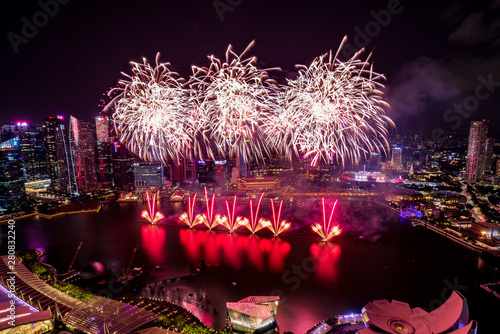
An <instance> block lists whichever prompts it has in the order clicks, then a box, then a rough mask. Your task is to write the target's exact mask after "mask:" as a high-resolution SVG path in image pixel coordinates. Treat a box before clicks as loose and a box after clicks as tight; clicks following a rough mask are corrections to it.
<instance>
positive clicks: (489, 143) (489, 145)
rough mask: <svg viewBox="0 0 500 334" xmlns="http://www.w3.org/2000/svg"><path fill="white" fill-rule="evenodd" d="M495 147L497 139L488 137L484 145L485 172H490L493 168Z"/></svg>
mask: <svg viewBox="0 0 500 334" xmlns="http://www.w3.org/2000/svg"><path fill="white" fill-rule="evenodd" d="M494 147H495V139H493V138H488V139H486V143H485V146H484V164H483V174H490V173H491V171H492V170H493V149H494Z"/></svg>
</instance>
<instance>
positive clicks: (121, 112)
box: [105, 53, 195, 162]
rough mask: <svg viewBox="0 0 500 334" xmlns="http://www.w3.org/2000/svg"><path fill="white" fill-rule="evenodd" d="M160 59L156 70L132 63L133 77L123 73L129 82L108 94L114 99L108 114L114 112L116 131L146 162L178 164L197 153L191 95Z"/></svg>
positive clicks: (108, 106)
mask: <svg viewBox="0 0 500 334" xmlns="http://www.w3.org/2000/svg"><path fill="white" fill-rule="evenodd" d="M159 56H160V54H159V53H158V54H157V56H156V65H155V66H152V65H151V64H149V63H148V62H147V60H146V59H143V63H142V64H141V63H135V62H131V65H132V75H128V74H125V73H122V74H123V75H124V76H125V77H126V79H122V80H120V81H119V82H118V86H119V87H118V88H114V89H112V90H111V91H110V92H109V93H108V95H109V96H114V98H113V99H112V100H111V102H110V103H109V104H108V105H107V106H106V108H105V110H108V109H111V108H114V114H113V120H114V124H115V130H116V132H117V134H118V136H119V138H120V141H121V142H122V143H126V145H127V147H128V149H129V150H130V151H131V152H133V153H135V154H137V155H138V156H139V157H141V158H142V159H144V160H145V161H164V162H166V161H168V160H170V159H172V160H174V161H177V160H179V159H180V158H181V157H183V156H186V155H189V154H191V153H192V149H193V139H192V138H193V132H194V131H195V129H194V128H193V122H191V118H190V110H189V96H190V93H189V90H188V89H186V88H185V86H184V84H183V82H184V80H183V79H182V78H179V75H178V74H177V73H175V72H172V71H171V70H170V69H169V66H170V63H161V62H160V61H159Z"/></svg>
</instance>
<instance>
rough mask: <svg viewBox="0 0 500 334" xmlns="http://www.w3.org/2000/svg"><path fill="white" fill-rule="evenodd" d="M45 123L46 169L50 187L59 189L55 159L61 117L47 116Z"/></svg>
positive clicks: (57, 167) (58, 174) (58, 172)
mask: <svg viewBox="0 0 500 334" xmlns="http://www.w3.org/2000/svg"><path fill="white" fill-rule="evenodd" d="M44 124H45V156H46V159H47V170H48V174H49V178H50V179H51V180H52V184H51V187H52V188H53V189H55V190H63V191H64V189H60V188H61V187H60V181H59V176H60V171H59V163H58V161H57V148H58V147H57V135H56V133H57V131H58V130H57V129H59V128H60V126H61V125H62V124H63V117H62V116H57V117H47V118H45V119H44Z"/></svg>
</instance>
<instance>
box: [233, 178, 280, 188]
mask: <svg viewBox="0 0 500 334" xmlns="http://www.w3.org/2000/svg"><path fill="white" fill-rule="evenodd" d="M279 185H280V181H279V179H278V178H274V177H263V176H256V177H247V178H244V179H240V180H239V182H238V188H239V189H246V190H265V189H275V188H278V187H279Z"/></svg>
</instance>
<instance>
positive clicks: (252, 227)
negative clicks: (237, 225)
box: [245, 193, 268, 233]
mask: <svg viewBox="0 0 500 334" xmlns="http://www.w3.org/2000/svg"><path fill="white" fill-rule="evenodd" d="M262 197H264V193H262V194H260V197H259V200H258V201H257V207H256V208H255V209H254V207H253V200H252V199H251V200H250V201H248V206H249V207H250V220H248V219H247V220H248V221H247V223H246V224H245V226H246V228H248V230H249V231H250V232H252V233H256V232H258V231H260V230H261V229H263V228H264V227H266V226H267V225H268V224H267V220H266V219H264V218H261V219H259V210H260V203H261V202H262ZM254 210H255V211H254Z"/></svg>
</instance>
